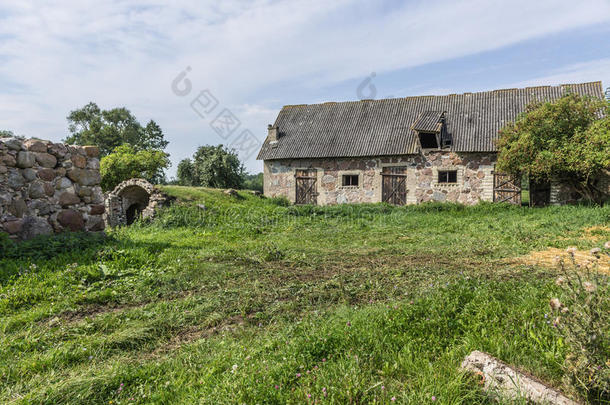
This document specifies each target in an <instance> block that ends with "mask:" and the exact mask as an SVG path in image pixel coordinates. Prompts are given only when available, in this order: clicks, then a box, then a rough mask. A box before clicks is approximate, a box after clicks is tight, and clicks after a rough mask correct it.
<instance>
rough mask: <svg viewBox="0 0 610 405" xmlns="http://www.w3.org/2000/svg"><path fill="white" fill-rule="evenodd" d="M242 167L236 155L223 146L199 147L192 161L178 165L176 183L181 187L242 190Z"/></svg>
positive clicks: (184, 161) (187, 160)
mask: <svg viewBox="0 0 610 405" xmlns="http://www.w3.org/2000/svg"><path fill="white" fill-rule="evenodd" d="M243 174H244V167H243V165H242V164H241V162H240V161H239V158H238V157H237V154H236V153H235V152H234V151H232V150H229V149H226V148H225V147H224V146H223V145H218V146H209V145H206V146H200V147H199V148H198V149H197V151H196V152H195V154H194V155H193V159H192V160H191V159H184V160H182V161H181V162H180V164H179V165H178V172H177V176H178V182H179V183H180V184H182V185H192V186H203V187H214V188H242V185H243Z"/></svg>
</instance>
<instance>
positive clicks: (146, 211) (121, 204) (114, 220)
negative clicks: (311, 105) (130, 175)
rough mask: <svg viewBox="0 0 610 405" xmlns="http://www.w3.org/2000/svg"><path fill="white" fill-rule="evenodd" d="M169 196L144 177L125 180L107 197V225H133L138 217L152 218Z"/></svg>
mask: <svg viewBox="0 0 610 405" xmlns="http://www.w3.org/2000/svg"><path fill="white" fill-rule="evenodd" d="M167 202H168V198H167V196H166V195H165V194H163V193H162V192H161V191H160V190H158V189H157V188H156V187H155V186H153V185H152V184H150V183H149V182H148V181H146V180H144V179H129V180H125V181H124V182H122V183H121V184H119V185H118V186H116V187H115V188H114V190H112V191H111V192H110V193H108V195H107V197H106V217H105V219H106V225H108V226H117V225H131V224H132V223H133V222H134V221H136V220H137V219H138V218H140V217H141V218H152V217H153V216H154V214H155V209H156V208H157V206H159V205H164V204H166V203H167Z"/></svg>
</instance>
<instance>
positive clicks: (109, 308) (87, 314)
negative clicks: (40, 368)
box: [40, 290, 194, 323]
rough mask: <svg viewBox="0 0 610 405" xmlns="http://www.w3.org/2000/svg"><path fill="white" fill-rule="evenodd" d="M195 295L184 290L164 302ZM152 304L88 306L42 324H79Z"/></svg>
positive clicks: (165, 298) (56, 316)
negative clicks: (84, 320) (87, 319)
mask: <svg viewBox="0 0 610 405" xmlns="http://www.w3.org/2000/svg"><path fill="white" fill-rule="evenodd" d="M193 293H194V291H192V290H184V291H180V292H179V293H177V294H172V295H171V296H168V297H163V298H162V300H164V301H174V300H179V299H183V298H186V297H188V296H190V295H192V294H193ZM152 302H153V301H148V300H147V301H140V302H134V303H128V304H116V303H111V304H107V305H102V304H95V305H88V306H84V307H82V308H79V309H77V310H68V311H64V312H61V313H59V314H57V315H55V316H52V317H47V318H44V319H41V320H40V322H53V323H56V322H58V321H61V322H63V323H77V322H80V321H82V320H83V319H85V318H91V319H93V318H96V317H98V316H102V315H106V314H115V313H119V312H123V311H128V310H131V309H136V308H142V307H145V306H146V305H148V304H150V303H152Z"/></svg>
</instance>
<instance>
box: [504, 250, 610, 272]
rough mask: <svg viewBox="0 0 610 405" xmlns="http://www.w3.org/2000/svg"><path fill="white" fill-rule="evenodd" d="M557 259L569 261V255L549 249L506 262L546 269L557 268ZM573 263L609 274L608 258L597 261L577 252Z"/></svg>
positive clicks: (601, 257) (584, 253)
mask: <svg viewBox="0 0 610 405" xmlns="http://www.w3.org/2000/svg"><path fill="white" fill-rule="evenodd" d="M557 257H560V258H561V259H563V260H564V261H566V262H568V261H570V260H571V259H570V255H569V254H568V253H567V252H566V251H565V250H564V249H557V248H549V249H546V250H542V251H534V252H530V253H529V254H528V255H526V256H521V257H515V258H510V259H508V260H507V262H510V263H517V264H525V265H530V266H541V267H546V268H557V259H556V258H557ZM574 261H575V262H576V264H577V265H579V266H581V267H585V266H589V267H590V268H591V269H594V270H597V271H599V272H600V273H604V274H610V256H608V255H601V256H600V258H599V259H597V258H595V257H593V256H592V255H591V254H590V253H589V252H588V251H583V250H577V251H576V252H574Z"/></svg>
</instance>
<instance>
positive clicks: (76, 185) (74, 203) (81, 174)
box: [0, 138, 104, 239]
mask: <svg viewBox="0 0 610 405" xmlns="http://www.w3.org/2000/svg"><path fill="white" fill-rule="evenodd" d="M98 155H99V150H98V148H97V147H95V146H75V145H64V144H61V143H52V142H50V141H43V140H38V139H28V140H21V139H19V138H2V139H0V231H4V232H6V233H8V234H9V235H10V236H11V237H13V238H21V239H28V238H31V237H33V236H36V235H41V234H50V233H53V232H61V231H64V230H70V231H81V230H87V231H101V230H103V229H104V220H103V218H102V214H103V213H104V194H103V193H102V189H101V187H100V180H101V178H100V161H99V159H98Z"/></svg>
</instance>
